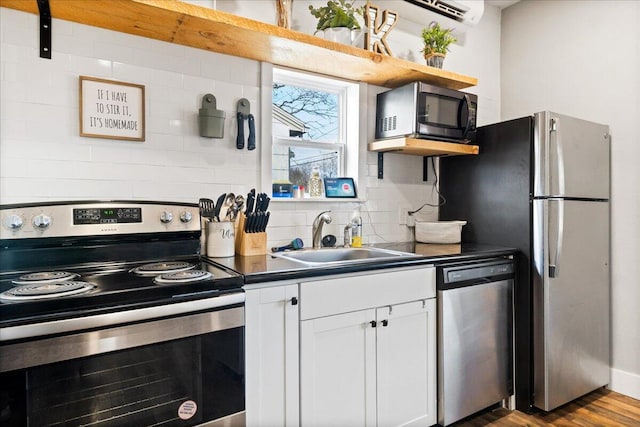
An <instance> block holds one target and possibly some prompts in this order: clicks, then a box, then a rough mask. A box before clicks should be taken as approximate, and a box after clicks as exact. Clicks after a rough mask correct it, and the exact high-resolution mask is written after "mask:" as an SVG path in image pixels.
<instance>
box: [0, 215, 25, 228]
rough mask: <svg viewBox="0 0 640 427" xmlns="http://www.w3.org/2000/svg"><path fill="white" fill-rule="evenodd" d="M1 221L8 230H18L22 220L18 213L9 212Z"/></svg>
mask: <svg viewBox="0 0 640 427" xmlns="http://www.w3.org/2000/svg"><path fill="white" fill-rule="evenodd" d="M3 223H4V226H5V227H7V228H8V229H9V230H19V229H20V228H22V224H23V221H22V217H21V216H20V215H16V214H11V215H9V216H8V217H6V218H5V219H4V221H3Z"/></svg>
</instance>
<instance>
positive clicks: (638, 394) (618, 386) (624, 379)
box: [609, 368, 640, 400]
mask: <svg viewBox="0 0 640 427" xmlns="http://www.w3.org/2000/svg"><path fill="white" fill-rule="evenodd" d="M609 388H610V389H611V390H613V391H615V392H616V393H622V394H624V395H627V396H630V397H633V398H634V399H638V400H640V375H638V374H634V373H631V372H626V371H621V370H620V369H615V368H611V383H610V384H609Z"/></svg>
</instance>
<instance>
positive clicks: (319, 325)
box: [300, 309, 376, 427]
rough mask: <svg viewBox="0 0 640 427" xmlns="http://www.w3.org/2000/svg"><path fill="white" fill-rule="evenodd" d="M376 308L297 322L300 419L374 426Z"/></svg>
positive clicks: (323, 425) (321, 426)
mask: <svg viewBox="0 0 640 427" xmlns="http://www.w3.org/2000/svg"><path fill="white" fill-rule="evenodd" d="M374 320H375V310H374V309H369V310H361V311H356V312H352V313H346V314H338V315H335V316H328V317H321V318H317V319H311V320H305V321H302V322H300V418H301V421H302V425H303V426H304V427H309V426H318V427H326V426H375V425H376V419H375V418H376V410H375V389H376V385H375V331H376V328H374V327H373V325H372V324H371V323H370V322H372V321H374Z"/></svg>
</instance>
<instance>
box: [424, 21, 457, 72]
mask: <svg viewBox="0 0 640 427" xmlns="http://www.w3.org/2000/svg"><path fill="white" fill-rule="evenodd" d="M452 31H453V29H451V28H442V27H440V24H438V23H437V22H432V23H431V24H430V25H429V26H428V27H427V28H424V29H423V30H422V41H423V42H424V48H423V49H422V53H423V54H424V59H425V60H426V61H427V65H429V66H430V67H436V68H442V63H443V61H444V58H445V56H446V55H447V52H448V51H449V45H450V44H451V43H455V42H456V41H457V39H456V38H455V37H453V35H451V32H452Z"/></svg>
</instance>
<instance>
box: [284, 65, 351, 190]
mask: <svg viewBox="0 0 640 427" xmlns="http://www.w3.org/2000/svg"><path fill="white" fill-rule="evenodd" d="M271 95H272V96H271V102H272V105H271V109H272V123H271V135H272V137H273V140H272V150H271V155H272V157H271V182H272V184H274V185H273V187H272V188H281V187H280V186H277V184H291V185H292V186H302V187H304V188H305V193H306V194H305V197H308V195H309V194H308V193H309V184H308V183H309V178H310V177H311V174H312V171H314V170H316V169H317V170H319V172H320V176H321V177H322V178H323V179H324V178H325V177H341V176H351V177H353V178H354V179H356V180H357V170H358V168H357V159H358V141H359V134H358V127H359V113H358V104H359V86H358V84H355V83H348V82H344V81H341V80H337V79H330V78H326V77H320V76H315V75H310V74H306V73H300V72H295V71H290V70H284V69H279V68H275V67H274V68H273V83H272V93H271ZM273 196H274V197H278V196H280V197H287V196H288V194H287V193H286V192H284V193H279V192H277V191H274V194H273Z"/></svg>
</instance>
